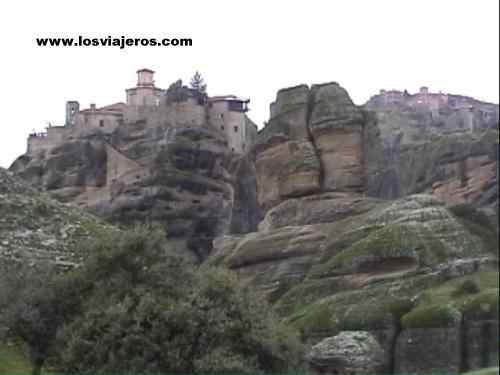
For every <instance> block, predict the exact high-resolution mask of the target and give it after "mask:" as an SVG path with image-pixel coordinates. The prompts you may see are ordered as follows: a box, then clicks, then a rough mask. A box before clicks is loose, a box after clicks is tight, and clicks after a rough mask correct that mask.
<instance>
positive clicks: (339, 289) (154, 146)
mask: <svg viewBox="0 0 500 375" xmlns="http://www.w3.org/2000/svg"><path fill="white" fill-rule="evenodd" d="M417 104H418V101H417ZM436 108H437V107H432V106H427V107H426V106H420V105H417V107H414V106H406V105H402V104H401V103H399V104H394V103H392V104H390V105H387V103H385V102H380V101H375V102H373V101H371V102H369V103H367V104H366V105H365V106H361V107H359V106H356V105H354V103H353V102H352V100H351V99H350V98H349V95H348V93H347V92H346V90H345V89H343V88H342V87H341V86H340V85H338V84H337V83H327V84H323V85H314V86H312V87H311V88H309V87H307V86H305V85H301V86H296V87H292V88H288V89H283V90H280V91H279V92H278V94H277V98H276V101H275V102H274V103H272V104H271V118H270V120H269V123H268V124H267V126H266V127H265V128H264V129H262V130H261V131H260V132H259V134H258V136H257V139H256V143H255V146H254V147H253V149H252V150H251V152H249V153H248V154H246V155H243V156H241V157H235V156H233V155H231V153H230V152H229V151H228V148H227V145H226V144H225V142H224V139H223V138H222V137H221V134H220V133H219V132H217V131H216V130H214V129H213V128H210V127H207V126H204V125H205V124H204V123H203V121H201V122H199V121H198V123H197V124H196V125H194V124H193V123H192V122H189V121H185V118H184V117H182V118H183V119H184V120H182V118H181V120H182V121H181V120H180V119H179V116H177V115H175V114H176V113H177V112H176V110H172V112H169V113H170V114H168V115H167V114H165V115H162V114H159V113H155V114H154V115H152V116H143V117H140V116H139V117H138V118H137V119H135V120H134V121H128V122H125V123H124V124H122V125H121V126H120V127H118V128H117V130H116V131H115V132H113V133H112V134H111V135H106V134H102V133H100V132H99V131H98V130H95V131H93V132H87V133H85V134H80V135H79V137H77V138H75V139H74V140H73V141H72V142H68V143H67V144H64V145H62V146H60V147H58V148H55V149H53V150H51V151H50V152H41V153H39V154H37V155H31V156H30V155H24V156H22V157H20V158H19V159H18V160H17V161H16V162H15V163H14V164H13V166H12V167H11V169H12V170H13V171H16V172H18V173H19V174H20V175H21V176H23V177H24V178H26V179H28V180H29V181H31V182H32V183H34V184H38V185H39V186H41V187H42V188H44V189H45V190H47V191H48V192H49V193H50V194H51V195H52V196H54V197H56V198H58V199H59V200H62V201H65V202H72V203H77V204H79V205H81V206H82V207H87V208H90V209H91V210H92V211H93V212H96V213H98V214H99V215H101V216H103V217H106V218H108V219H110V220H112V221H114V222H118V223H124V224H130V223H134V222H158V223H161V224H162V225H163V226H164V227H165V228H166V230H167V232H168V234H169V236H170V238H171V240H172V241H173V242H176V243H178V245H179V249H184V247H185V246H187V247H189V248H190V249H191V250H192V251H191V253H190V254H192V255H194V256H196V257H197V258H198V259H205V258H206V257H207V255H208V254H209V253H211V255H210V256H209V258H208V261H209V262H212V263H215V264H221V265H224V266H226V267H229V268H231V269H233V270H235V271H236V272H238V273H239V274H240V275H241V277H243V278H245V279H246V280H247V281H248V282H249V283H251V284H253V285H254V286H255V287H256V288H259V289H260V290H262V291H263V292H264V294H265V295H266V296H267V298H269V299H270V300H271V301H272V302H273V303H274V306H275V308H276V310H277V312H278V313H280V314H281V315H282V316H283V318H284V319H286V320H287V321H288V322H289V323H290V324H292V325H294V326H295V327H297V328H298V329H300V330H301V331H302V332H303V335H304V337H305V338H306V340H307V341H308V343H310V344H311V345H314V344H317V343H319V342H320V341H322V340H325V339H326V340H327V341H325V342H333V341H335V340H329V338H332V337H334V336H336V335H338V334H339V333H341V332H344V331H352V330H354V331H365V332H366V335H369V336H370V337H372V336H373V337H375V338H376V339H377V341H378V343H379V344H380V346H381V347H382V352H383V356H384V358H383V364H382V368H383V371H382V372H404V373H411V372H457V371H464V370H467V369H476V368H481V367H486V366H490V365H495V364H498V351H497V347H496V346H495V345H496V341H495V340H494V339H493V337H498V333H497V332H498V225H497V221H496V220H491V219H492V218H495V216H497V217H498V176H497V168H498V119H497V120H496V121H497V122H496V126H493V125H492V124H493V122H492V121H493V120H492V119H494V116H493V117H491V116H490V117H488V118H487V119H486V120H484V121H483V120H481V119H483V117H484V116H483V115H482V114H481V118H477V119H476V118H475V117H474V116H475V115H474V116H473V117H470V116H469V114H467V113H465V114H464V113H462V112H460V113H458V114H457V112H454V111H451V110H448V109H447V108H446V107H444V108H441V110H439V108H438V109H436ZM488 108H490V107H489V106H488ZM494 108H497V107H494ZM488 110H489V109H488ZM463 116H465V117H463ZM478 116H479V115H478ZM497 117H498V116H497ZM471 118H472V120H471V121H472V124H473V125H474V126H469V125H470V124H471V122H470V121H469V120H470V119H471ZM464 119H467V121H469V122H467V123H466V122H464V121H465V120H464ZM198 120H199V119H198ZM465 124H468V126H465ZM257 229H258V231H257ZM212 241H213V248H214V250H213V251H212V252H211V249H212ZM486 332H490V333H488V334H486ZM367 337H368V336H367ZM443 348H447V349H443ZM448 348H449V350H448ZM320 354H321V353H320ZM335 355H337V354H335ZM416 357H417V358H420V360H418V361H416V360H415V358H416ZM313 362H314V361H313ZM338 363H344V364H345V363H350V362H349V361H347V362H345V361H344V362H342V361H340V362H338ZM332 366H333V367H332ZM335 366H336V365H332V363H326V364H324V366H323V365H321V366H319V367H321V368H327V369H328V370H329V371H343V370H345V367H343V368H342V367H338V368H337V367H335ZM377 368H378V360H377Z"/></svg>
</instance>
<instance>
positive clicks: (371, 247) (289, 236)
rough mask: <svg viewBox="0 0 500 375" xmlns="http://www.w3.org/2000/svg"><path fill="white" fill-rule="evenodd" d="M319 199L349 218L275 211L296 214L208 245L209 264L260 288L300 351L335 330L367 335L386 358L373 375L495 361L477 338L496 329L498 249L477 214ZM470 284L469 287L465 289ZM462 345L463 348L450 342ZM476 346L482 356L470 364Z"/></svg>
mask: <svg viewBox="0 0 500 375" xmlns="http://www.w3.org/2000/svg"><path fill="white" fill-rule="evenodd" d="M325 198H326V199H325V200H324V203H323V205H329V207H331V211H332V212H333V211H335V209H336V207H338V206H340V207H350V208H351V215H349V214H346V213H345V212H344V213H343V214H339V215H338V216H330V217H327V216H322V215H315V213H314V211H313V213H311V214H310V215H308V217H307V218H306V217H304V215H305V213H306V212H308V211H307V207H308V205H310V204H311V202H309V201H308V200H309V199H310V198H301V199H296V200H297V201H302V202H294V203H289V202H285V203H282V205H285V204H287V205H288V204H290V205H296V206H299V207H306V210H305V211H304V212H301V214H300V215H299V216H297V214H296V213H293V210H291V212H292V214H287V212H289V211H288V210H285V208H284V207H283V209H284V211H283V212H285V214H284V215H283V216H282V220H281V221H277V220H274V219H268V220H267V225H266V228H265V230H263V231H261V232H257V233H250V234H247V235H243V236H238V237H235V236H226V237H222V238H219V239H217V240H216V241H215V248H216V252H215V253H214V255H213V257H212V258H211V261H212V262H214V263H217V264H225V265H226V266H228V267H229V268H231V269H233V270H235V271H237V272H238V273H240V275H241V277H243V278H246V279H247V280H248V282H250V283H252V284H253V285H255V287H256V288H259V289H261V290H262V291H263V292H264V293H265V294H266V295H267V296H268V298H269V299H270V300H271V301H273V302H274V305H275V307H276V310H277V311H278V312H279V313H280V314H282V316H283V317H284V318H285V319H286V320H287V321H288V322H289V323H290V324H292V325H294V326H296V327H297V328H299V329H300V330H301V331H302V332H303V335H304V336H305V337H306V339H307V341H308V342H309V343H311V344H315V343H318V342H319V341H320V340H322V339H325V338H328V337H333V336H335V335H336V334H338V333H340V332H342V331H345V330H362V331H368V332H370V333H371V334H373V335H375V336H376V337H377V339H378V340H379V342H380V344H381V345H382V347H383V348H384V352H385V353H386V357H385V360H384V366H383V370H384V372H391V371H397V372H398V373H407V372H412V371H417V372H422V371H423V372H432V371H434V372H436V371H437V372H440V371H441V372H455V371H459V370H460V371H461V370H464V369H468V368H471V369H472V368H480V367H486V366H492V365H495V364H496V363H497V362H498V358H497V356H495V354H494V353H495V350H496V349H495V348H496V347H495V345H494V344H492V343H491V341H490V340H489V338H488V337H483V336H481V335H478V332H479V331H478V329H479V330H480V329H481V328H477V327H490V328H491V329H492V330H493V332H495V330H498V318H497V315H496V311H497V310H498V258H497V254H498V240H497V232H496V229H495V228H494V226H491V224H490V223H489V221H488V219H487V218H486V217H485V216H484V215H482V216H481V214H480V213H479V212H478V211H474V210H473V209H464V208H460V206H459V207H455V208H452V209H451V210H450V209H447V208H446V207H445V205H444V204H443V203H442V202H440V201H439V200H437V199H436V198H434V197H432V196H429V195H415V196H409V197H406V198H402V199H399V200H397V201H393V202H391V201H374V200H370V199H369V198H366V201H364V200H363V199H362V198H358V200H357V201H355V200H354V199H353V200H351V201H347V203H346V198H345V197H344V198H342V199H343V200H344V205H342V204H340V203H339V204H337V203H336V202H335V200H336V199H335V197H332V196H327V197H325ZM328 198H330V199H332V201H331V202H328V200H329V199H328ZM279 207H280V206H278V207H277V208H279ZM275 212H276V211H275ZM275 212H273V211H270V213H269V214H270V215H273V214H274V213H275ZM474 215H479V216H474ZM285 218H289V220H290V223H288V225H285V223H284V220H286V219H285ZM479 218H481V219H479ZM327 220H329V221H327ZM470 283H472V284H473V285H474V286H475V287H476V286H477V288H475V287H474V288H471V289H470V290H469V289H467V284H470ZM464 285H466V286H465V287H464ZM479 301H482V302H479ZM472 327H474V328H472ZM483 329H484V328H483ZM462 335H468V336H467V337H469V339H470V341H467V342H465V341H463V340H462V339H457V338H461V337H462ZM428 337H434V338H437V337H441V339H440V340H439V341H436V339H432V340H429V339H427V338H428ZM424 338H425V339H424ZM457 340H458V341H457ZM469 342H480V343H479V344H475V346H469ZM438 347H443V348H450V347H455V348H456V350H451V351H449V350H448V349H443V350H441V351H439V350H438V349H439V348H438ZM477 347H481V348H483V349H482V350H486V351H487V353H489V354H487V355H485V356H483V357H481V358H482V359H481V358H480V359H478V358H477V357H478V353H477V350H478V349H477ZM436 353H440V354H436ZM464 353H465V354H464ZM417 354H418V355H417ZM415 356H417V357H419V358H425V359H426V360H425V361H420V360H419V361H416V360H415V358H416V357H415ZM325 366H326V367H328V366H327V365H325ZM329 369H330V370H332V371H333V370H335V371H340V369H339V368H333V367H329Z"/></svg>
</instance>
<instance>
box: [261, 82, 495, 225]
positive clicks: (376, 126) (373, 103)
mask: <svg viewBox="0 0 500 375" xmlns="http://www.w3.org/2000/svg"><path fill="white" fill-rule="evenodd" d="M401 95H402V97H405V96H404V95H403V93H401ZM408 98H409V99H407V101H408V103H410V104H411V105H410V104H408V103H407V102H405V101H402V102H398V103H393V102H384V101H381V100H379V99H372V100H370V101H369V102H368V103H367V104H366V105H364V106H361V107H358V106H356V105H354V103H353V102H352V100H351V99H350V97H349V95H348V93H347V92H346V90H345V89H343V88H342V87H341V86H340V85H338V84H337V83H327V84H322V85H313V86H312V87H311V88H310V89H309V88H308V87H307V86H305V85H301V86H296V87H291V88H288V89H283V90H280V91H279V92H278V94H277V98H276V101H275V102H274V103H273V104H272V106H271V118H270V120H269V123H268V124H267V126H266V127H265V128H264V129H262V130H261V132H260V133H259V136H258V139H257V145H256V148H255V154H256V173H257V189H258V194H257V196H258V201H259V204H260V206H261V208H262V209H263V211H264V212H263V213H265V212H267V211H268V210H270V209H272V208H273V207H275V206H277V205H279V204H280V203H281V202H284V201H286V200H288V199H289V198H297V197H305V196H310V195H312V194H320V193H325V192H342V193H345V192H347V193H364V194H366V195H368V196H371V197H375V198H383V199H396V198H399V197H403V196H406V195H410V194H416V193H429V194H435V195H436V196H438V197H439V198H440V199H442V200H443V201H445V202H447V203H448V204H450V205H456V204H463V203H467V204H473V205H475V206H476V207H480V208H482V209H484V211H485V213H487V214H488V215H489V216H490V217H494V216H497V215H498V183H497V181H498V177H497V169H498V106H496V105H493V104H489V103H482V102H479V101H475V100H473V99H471V98H465V99H463V100H462V99H460V100H461V101H459V102H460V105H461V106H462V107H464V106H465V107H464V108H468V109H467V110H464V109H460V108H462V107H458V104H456V103H457V100H458V99H456V98H454V97H453V96H449V98H448V96H447V97H446V98H447V99H446V102H442V101H439V100H441V99H435V100H437V101H435V100H434V99H432V98H430V96H429V97H426V98H427V99H426V98H420V97H418V98H417V97H415V98H414V97H413V96H408ZM429 98H430V99H429ZM421 99H422V100H421ZM466 99H467V100H466ZM402 100H403V99H402ZM426 100H427V101H426ZM450 103H455V104H453V105H452V104H450ZM466 104H467V106H466ZM471 108H475V109H471ZM464 111H465V112H464ZM467 111H469V112H467ZM466 112H467V113H466ZM466 120H467V121H468V122H470V124H472V125H470V124H469V125H470V126H465V125H464V121H466ZM495 121H496V123H495ZM494 124H496V126H493V125H494Z"/></svg>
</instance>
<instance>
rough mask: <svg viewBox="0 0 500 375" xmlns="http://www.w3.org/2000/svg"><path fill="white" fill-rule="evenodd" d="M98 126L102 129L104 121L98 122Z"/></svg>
mask: <svg viewBox="0 0 500 375" xmlns="http://www.w3.org/2000/svg"><path fill="white" fill-rule="evenodd" d="M99 126H100V127H101V128H102V127H103V126H104V120H99Z"/></svg>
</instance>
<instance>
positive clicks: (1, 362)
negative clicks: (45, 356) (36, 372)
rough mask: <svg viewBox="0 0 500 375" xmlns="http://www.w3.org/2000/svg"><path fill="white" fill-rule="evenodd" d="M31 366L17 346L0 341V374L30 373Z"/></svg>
mask: <svg viewBox="0 0 500 375" xmlns="http://www.w3.org/2000/svg"><path fill="white" fill-rule="evenodd" d="M30 373H31V366H30V363H29V360H28V359H27V358H26V356H25V354H24V352H23V350H22V349H21V348H20V347H19V346H15V345H12V346H11V345H6V344H4V343H0V374H2V375H3V374H30Z"/></svg>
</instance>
